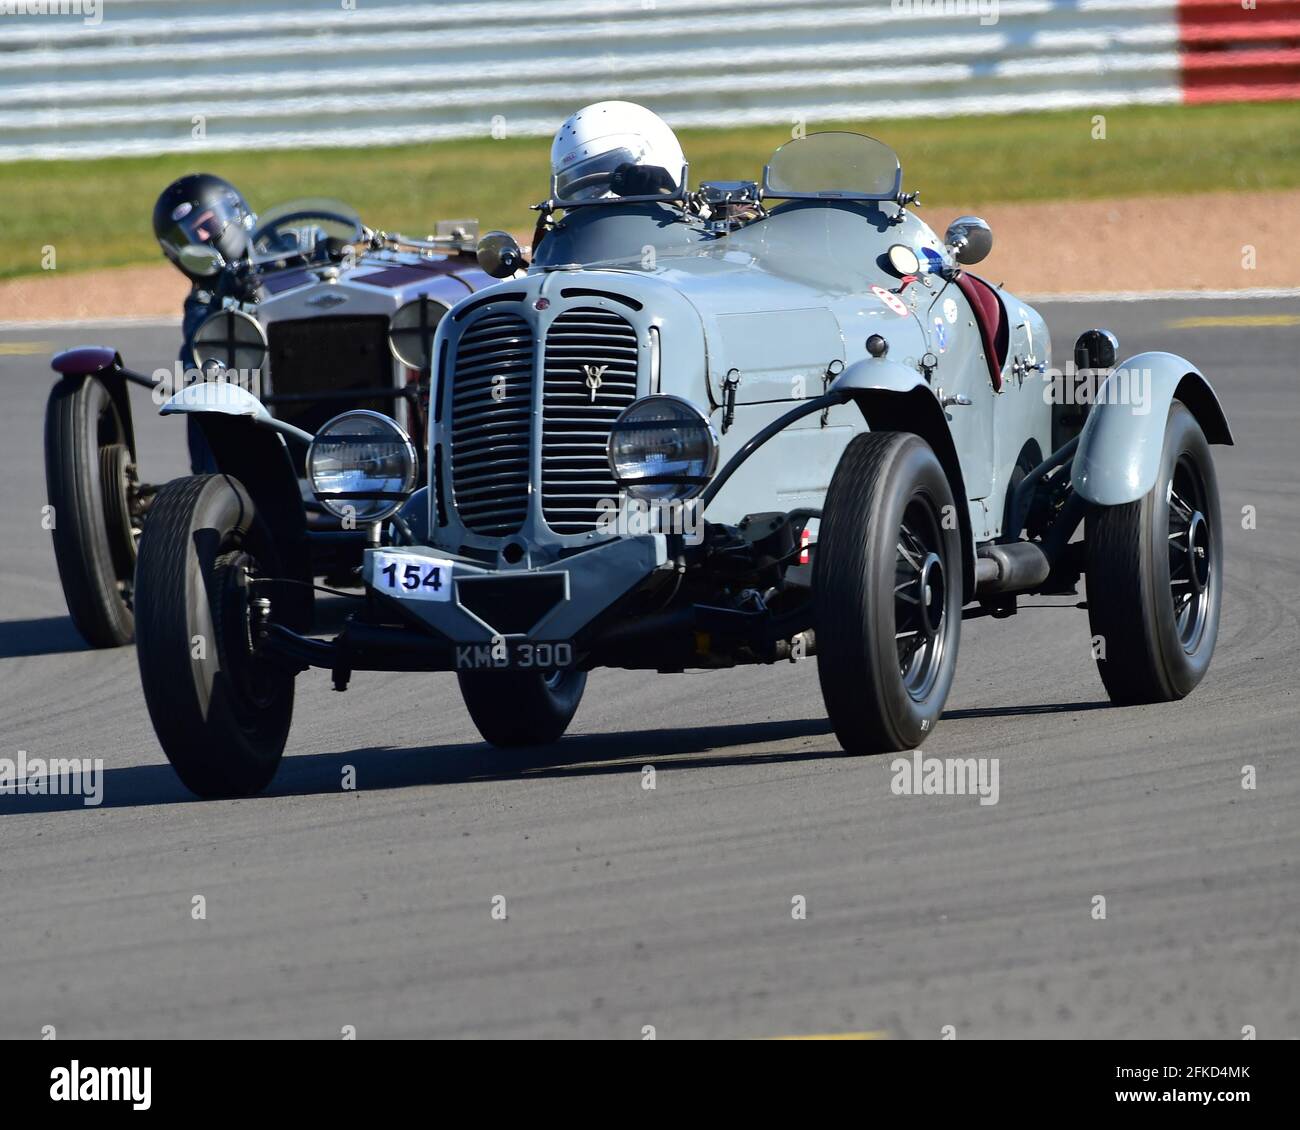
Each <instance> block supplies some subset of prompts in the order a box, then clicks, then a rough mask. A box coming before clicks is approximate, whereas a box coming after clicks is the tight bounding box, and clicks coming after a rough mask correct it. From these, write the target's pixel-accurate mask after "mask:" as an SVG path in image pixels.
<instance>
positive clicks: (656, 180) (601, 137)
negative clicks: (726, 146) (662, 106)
mask: <svg viewBox="0 0 1300 1130" xmlns="http://www.w3.org/2000/svg"><path fill="white" fill-rule="evenodd" d="M685 165H686V156H685V154H684V153H683V152H682V146H681V143H680V142H679V141H678V140H677V135H676V134H674V133H673V131H672V130H671V129H669V128H668V123H667V122H665V121H664V120H663V118H661V117H660V116H659V115H658V114H656V113H654V112H653V111H651V110H647V109H646V108H645V107H644V106H638V105H637V104H636V103H635V102H596V103H593V104H592V105H590V106H584V107H583V108H582V109H581V110H579V111H578V112H577V113H576V114H573V115H571V116H570V117H569V118H568V119H567V120H566V121H565V123H564V124H563V125H562V126H560V128H559V129H558V130H557V131H556V134H555V140H554V141H553V142H552V143H551V172H552V173H553V174H554V175H555V199H556V202H557V203H575V204H576V203H582V202H585V201H592V200H600V199H609V198H612V197H620V196H626V197H631V196H637V197H644V196H665V197H673V196H676V195H678V193H679V192H680V191H681V189H682V188H683V187H684V186H683V184H682V177H683V172H684V167H685Z"/></svg>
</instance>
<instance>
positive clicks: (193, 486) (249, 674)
mask: <svg viewBox="0 0 1300 1130" xmlns="http://www.w3.org/2000/svg"><path fill="white" fill-rule="evenodd" d="M276 567H277V561H276V557H275V553H274V550H273V547H272V546H271V544H270V540H269V538H268V537H267V535H266V533H265V531H264V529H263V527H262V526H261V524H260V522H259V521H258V519H257V516H256V514H255V512H254V509H253V503H252V501H251V500H250V499H249V497H248V494H247V492H246V491H245V490H244V488H243V486H242V485H241V484H240V483H239V482H238V481H237V480H236V479H233V478H231V477H229V476H227V475H195V476H192V477H190V478H184V479H176V480H175V481H174V482H170V483H168V484H167V485H166V486H165V487H163V488H162V489H161V490H160V491H159V492H158V497H157V499H156V500H155V502H154V505H153V507H152V508H151V509H150V512H149V521H148V524H147V525H146V527H145V532H144V537H143V538H142V539H141V541H140V560H139V562H138V565H137V567H136V635H137V652H138V657H139V661H140V681H141V683H142V685H143V687H144V697H145V702H146V703H147V704H148V706H149V716H150V717H151V718H152V719H153V725H154V730H155V731H156V732H157V734H158V741H159V742H160V743H161V745H162V747H163V752H164V753H166V754H167V760H168V761H170V762H171V763H172V767H173V768H174V769H175V770H176V772H177V774H179V776H180V779H181V780H182V781H183V782H184V783H185V785H186V787H187V788H189V789H191V790H192V791H193V792H195V793H197V794H198V795H199V796H201V797H220V796H248V795H250V794H252V793H256V792H258V791H260V790H261V789H262V788H264V787H265V786H266V785H267V784H268V783H269V782H270V780H271V778H272V777H273V776H274V775H275V770H276V767H277V766H278V765H279V764H280V756H281V754H282V753H283V752H284V745H285V741H286V740H287V739H288V736H289V723H290V721H291V719H292V717H293V673H292V672H291V671H289V670H287V669H286V668H284V667H281V666H278V665H276V664H274V663H271V662H269V661H267V660H264V659H262V658H260V657H259V656H258V655H257V653H256V637H257V629H258V624H259V620H260V619H262V618H264V617H265V609H264V608H258V607H256V606H255V605H254V603H253V601H251V600H250V590H249V583H248V582H249V578H250V577H253V576H264V577H265V576H275V575H276Z"/></svg>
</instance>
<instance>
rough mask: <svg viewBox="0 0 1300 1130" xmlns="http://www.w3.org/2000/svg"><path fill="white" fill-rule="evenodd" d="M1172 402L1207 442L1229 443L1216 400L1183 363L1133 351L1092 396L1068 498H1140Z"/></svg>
mask: <svg viewBox="0 0 1300 1130" xmlns="http://www.w3.org/2000/svg"><path fill="white" fill-rule="evenodd" d="M1175 400H1178V401H1180V402H1181V403H1182V404H1184V405H1186V407H1187V409H1188V410H1189V411H1190V412H1191V413H1192V415H1193V416H1195V417H1196V422H1197V423H1198V424H1200V426H1201V430H1202V431H1204V432H1205V438H1206V439H1207V440H1209V442H1210V443H1220V444H1231V443H1232V432H1231V430H1230V429H1229V427H1228V419H1227V417H1226V416H1225V415H1224V412H1223V407H1222V406H1221V405H1220V403H1219V398H1218V397H1217V396H1216V395H1215V393H1214V389H1213V388H1211V387H1210V382H1209V381H1207V380H1206V379H1205V377H1204V376H1203V375H1202V374H1201V372H1200V371H1199V370H1198V369H1197V368H1196V367H1195V366H1194V365H1193V364H1192V363H1191V362H1190V361H1187V360H1185V359H1184V358H1182V357H1178V356H1175V355H1174V354H1172V353H1139V354H1138V355H1137V356H1135V357H1130V358H1129V359H1128V360H1127V361H1125V362H1124V364H1123V365H1121V366H1119V367H1117V368H1116V369H1115V370H1114V372H1112V373H1111V375H1110V376H1108V377H1107V378H1106V379H1105V380H1104V381H1103V382H1102V384H1101V386H1100V388H1099V389H1098V390H1097V399H1096V403H1095V404H1093V406H1092V410H1091V411H1090V412H1089V413H1088V420H1087V422H1086V423H1085V424H1084V426H1083V431H1082V433H1081V434H1080V436H1079V448H1078V451H1076V452H1075V455H1074V463H1073V464H1072V465H1071V469H1070V479H1071V482H1072V483H1073V485H1074V490H1075V492H1076V493H1077V494H1078V495H1079V496H1080V497H1082V498H1083V499H1084V500H1085V501H1087V502H1091V503H1094V504H1095V505H1098V506H1122V505H1124V504H1125V503H1128V502H1136V501H1137V500H1138V499H1139V498H1141V497H1142V496H1143V495H1144V494H1146V493H1147V492H1148V491H1149V490H1150V489H1151V488H1152V487H1153V486H1154V485H1155V481H1156V475H1157V474H1158V472H1159V469H1160V457H1161V453H1162V452H1163V450H1164V439H1165V421H1166V420H1167V419H1168V417H1169V408H1170V406H1171V405H1172V404H1173V402H1174V401H1175Z"/></svg>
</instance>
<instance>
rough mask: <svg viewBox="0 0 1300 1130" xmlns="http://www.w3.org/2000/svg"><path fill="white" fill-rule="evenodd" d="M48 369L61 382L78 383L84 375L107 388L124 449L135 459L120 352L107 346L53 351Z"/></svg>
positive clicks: (129, 400) (128, 399)
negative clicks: (119, 426) (122, 436)
mask: <svg viewBox="0 0 1300 1130" xmlns="http://www.w3.org/2000/svg"><path fill="white" fill-rule="evenodd" d="M50 368H52V369H53V370H54V371H55V372H56V373H58V374H59V375H60V379H61V380H62V381H64V382H74V383H76V384H80V383H81V382H82V381H84V380H85V379H86V378H87V377H94V378H95V380H97V381H99V382H100V383H101V384H102V385H103V386H104V387H105V388H106V389H108V395H109V397H110V399H111V400H112V401H113V407H114V408H116V409H117V415H118V418H119V419H120V420H121V421H122V430H123V433H124V435H125V437H126V446H127V450H129V451H130V452H131V457H132V459H135V458H136V456H137V453H136V449H135V422H134V420H133V419H132V417H131V398H130V396H129V395H127V387H126V382H127V375H126V371H125V370H124V368H123V367H122V355H121V354H120V353H119V352H118V351H117V350H116V349H114V348H113V347H112V346H109V345H79V346H76V347H75V348H73V349H65V350H64V351H63V352H62V353H56V354H55V355H54V356H53V357H51V358H50Z"/></svg>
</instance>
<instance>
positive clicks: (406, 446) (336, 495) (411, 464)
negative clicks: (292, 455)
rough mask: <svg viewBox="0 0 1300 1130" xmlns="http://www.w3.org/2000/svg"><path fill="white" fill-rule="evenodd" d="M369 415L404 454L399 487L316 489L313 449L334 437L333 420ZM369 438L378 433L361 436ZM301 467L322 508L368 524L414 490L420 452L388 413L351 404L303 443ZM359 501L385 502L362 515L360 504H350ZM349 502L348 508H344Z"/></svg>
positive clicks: (396, 508)
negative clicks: (348, 489)
mask: <svg viewBox="0 0 1300 1130" xmlns="http://www.w3.org/2000/svg"><path fill="white" fill-rule="evenodd" d="M357 418H362V419H369V420H377V421H379V422H380V423H382V424H383V425H384V426H385V427H386V428H388V429H389V430H390V431H391V432H392V434H393V439H394V441H395V442H396V443H398V444H400V445H401V446H402V449H403V454H404V455H405V456H406V469H405V473H404V475H403V479H402V489H400V490H396V491H322V490H319V489H317V486H316V479H315V477H314V476H313V473H312V472H313V466H312V464H313V456H314V455H315V453H316V450H317V445H318V444H319V443H320V442H321V441H322V440H325V441H328V440H331V439H333V440H335V442H337V441H338V438H339V437H337V436H331V435H330V434H329V429H330V428H331V427H333V426H334V425H335V424H337V423H338V422H339V421H340V420H347V419H357ZM365 438H367V439H373V438H378V437H365ZM303 469H304V470H305V471H306V474H307V481H308V483H309V484H310V486H311V492H312V496H313V497H314V498H315V499H316V501H317V502H319V503H320V504H321V506H322V507H324V509H325V510H326V511H327V512H328V513H330V514H332V515H333V516H334V517H335V518H340V519H347V518H349V517H350V518H352V519H354V520H355V521H356V522H357V523H358V524H359V525H368V524H370V523H373V522H386V521H387V520H388V519H389V518H391V517H392V516H393V515H394V514H396V513H397V512H398V511H399V510H400V509H401V508H402V506H403V504H404V503H405V502H406V501H407V499H409V498H410V497H411V495H413V494H414V493H415V490H416V487H417V485H418V481H419V475H420V455H419V452H418V451H417V450H416V447H415V444H414V442H413V441H412V440H411V437H410V435H408V434H407V431H406V429H405V428H403V427H402V425H401V424H399V423H398V422H397V421H396V420H394V419H393V418H392V417H391V416H385V415H384V413H382V412H375V411H373V410H372V409H369V408H353V409H349V410H348V411H347V412H340V413H339V414H338V415H337V416H332V417H331V418H330V419H328V420H326V421H325V423H324V424H322V425H321V427H320V429H319V430H318V431H317V433H316V435H315V436H313V437H312V441H311V443H310V444H309V445H308V447H307V456H306V459H305V460H304V462H303ZM360 502H384V503H387V505H386V506H383V507H381V508H380V510H379V511H377V512H373V513H367V514H366V515H365V516H364V517H362V516H360V515H359V514H358V513H357V511H359V510H360V507H358V506H355V505H352V504H354V503H360ZM349 506H351V512H349V510H348V509H347V508H348V507H349Z"/></svg>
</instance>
